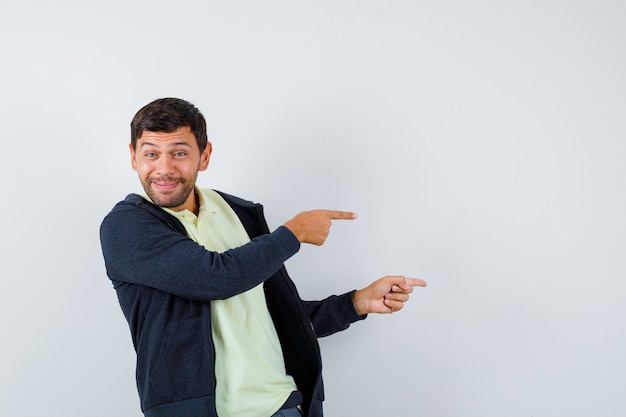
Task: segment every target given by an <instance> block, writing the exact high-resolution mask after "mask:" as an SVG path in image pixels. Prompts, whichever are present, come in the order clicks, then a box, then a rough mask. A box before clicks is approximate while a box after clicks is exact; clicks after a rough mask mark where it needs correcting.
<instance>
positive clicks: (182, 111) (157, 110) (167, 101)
mask: <svg viewBox="0 0 626 417" xmlns="http://www.w3.org/2000/svg"><path fill="white" fill-rule="evenodd" d="M179 127H189V129H190V130H191V131H192V132H193V134H194V135H195V136H196V141H197V142H198V148H200V153H202V152H204V150H205V148H206V146H207V141H208V139H207V132H206V120H205V119H204V116H203V115H202V113H200V110H198V108H197V107H196V106H194V105H193V104H191V103H190V102H188V101H185V100H182V99H179V98H172V97H167V98H160V99H157V100H154V101H153V102H151V103H149V104H146V105H145V106H143V107H142V108H141V109H139V111H138V112H137V114H135V117H133V120H132V121H131V122H130V143H131V145H132V147H133V149H136V148H137V139H139V138H140V137H141V135H142V134H143V132H144V131H146V130H147V131H149V132H173V131H175V130H176V129H178V128H179Z"/></svg>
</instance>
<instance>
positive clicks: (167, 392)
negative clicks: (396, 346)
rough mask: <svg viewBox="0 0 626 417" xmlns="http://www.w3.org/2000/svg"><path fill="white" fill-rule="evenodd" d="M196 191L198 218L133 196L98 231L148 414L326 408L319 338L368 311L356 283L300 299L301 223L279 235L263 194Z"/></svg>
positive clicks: (314, 415)
mask: <svg viewBox="0 0 626 417" xmlns="http://www.w3.org/2000/svg"><path fill="white" fill-rule="evenodd" d="M196 191H197V192H198V194H199V198H200V210H199V213H198V216H197V217H196V216H195V215H194V214H193V213H191V212H189V211H186V210H183V211H181V212H172V211H170V210H167V209H162V208H159V207H157V206H155V205H154V204H152V203H151V202H149V201H148V200H147V199H146V198H142V197H141V196H139V195H136V194H131V195H129V196H128V197H127V198H126V199H125V200H124V201H122V202H120V203H118V204H117V205H116V206H115V207H114V208H113V210H112V211H111V212H110V213H109V214H108V215H107V216H106V218H105V219H104V221H103V222H102V226H101V230H100V236H101V243H102V250H103V254H104V259H105V266H106V268H107V274H108V276H109V278H110V279H111V280H112V282H113V285H114V288H115V290H116V291H117V295H118V298H119V301H120V305H121V307H122V310H123V312H124V315H125V317H126V319H127V321H128V323H129V326H130V330H131V335H132V339H133V344H134V347H135V350H136V352H137V375H136V376H137V387H138V391H139V396H140V399H141V408H142V410H143V412H144V414H145V415H146V416H147V417H170V416H171V417H174V416H176V417H180V416H185V417H208V416H218V415H220V416H223V417H234V416H246V417H248V416H259V417H269V416H271V415H272V414H274V413H277V411H278V410H279V409H282V411H281V413H283V414H284V415H290V414H288V413H290V412H293V407H294V406H296V405H299V407H300V409H301V410H302V412H303V413H304V415H305V416H311V417H320V416H322V401H323V399H324V393H323V384H322V376H321V357H320V352H319V345H318V343H317V337H322V336H327V335H330V334H332V333H335V332H337V331H340V330H344V329H346V328H347V327H348V326H349V325H350V324H351V323H353V322H355V321H357V320H360V319H362V318H363V317H360V316H358V315H357V313H356V311H355V309H354V305H353V303H352V292H350V293H347V294H343V295H341V296H331V297H329V298H327V299H325V300H322V301H302V300H301V299H300V297H299V295H298V293H297V290H296V288H295V286H294V284H293V282H292V281H291V279H290V278H289V276H288V275H287V272H286V270H285V268H284V266H283V263H284V262H285V261H286V260H287V259H289V258H290V257H291V256H293V255H294V254H295V253H296V252H297V251H298V250H299V248H300V242H299V241H298V240H297V239H296V237H295V236H294V235H293V233H291V231H289V230H288V229H287V228H286V227H284V226H281V227H279V228H278V229H276V230H275V231H274V232H271V233H270V231H269V229H268V227H267V224H266V221H265V218H264V216H263V208H262V206H261V205H259V204H255V203H251V202H249V201H245V200H242V199H239V198H237V197H234V196H230V195H228V194H224V193H220V192H216V191H212V190H199V189H196ZM289 409H292V410H291V411H289ZM297 410H298V409H295V411H297ZM276 415H281V414H278V413H277V414H276Z"/></svg>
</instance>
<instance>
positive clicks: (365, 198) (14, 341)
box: [0, 0, 626, 417]
mask: <svg viewBox="0 0 626 417" xmlns="http://www.w3.org/2000/svg"><path fill="white" fill-rule="evenodd" d="M625 21H626V6H625V3H623V2H619V1H602V0H600V1H598V0H594V1H591V0H579V1H577V0H574V1H555V0H547V1H546V0H544V1H534V0H531V1H487V0H477V1H449V0H443V1H394V0H386V1H356V0H353V1H341V0H334V1H327V0H316V1H306V2H305V1H275V0H271V1H263V2H260V1H250V0H249V1H223V2H217V1H185V0H182V1H179V2H170V1H145V2H139V1H134V0H131V1H123V2H122V1H108V2H97V3H96V2H79V1H75V2H71V1H67V0H60V1H55V2H44V1H32V2H17V1H10V0H9V1H7V0H5V1H3V2H2V4H1V5H0V35H1V36H0V52H1V57H0V59H1V62H2V65H1V66H0V89H1V93H2V99H1V100H0V121H1V129H2V131H1V132H2V134H1V141H2V152H1V153H0V167H1V168H2V170H3V172H2V174H3V175H2V191H3V192H2V214H3V215H2V216H0V222H1V223H0V230H2V233H1V236H2V237H1V240H0V244H1V247H0V249H1V250H0V254H1V255H0V256H1V257H2V258H1V259H2V260H1V263H0V276H1V279H2V281H1V282H2V291H1V292H0V323H1V331H2V342H1V343H0V415H2V416H11V417H22V416H28V417H31V416H39V415H47V416H91V417H99V416H103V417H104V416H107V417H108V416H140V415H141V412H140V410H139V401H138V398H137V393H136V388H135V383H134V351H133V348H132V343H131V339H130V334H129V331H128V327H127V324H126V322H125V321H124V318H123V316H122V313H121V311H120V309H119V306H118V304H117V299H116V296H115V292H114V290H113V289H112V286H111V284H110V282H109V280H108V278H107V277H106V273H105V270H104V265H103V261H102V258H101V252H100V245H99V239H98V228H99V225H100V222H101V220H102V218H103V217H104V216H105V215H106V213H107V212H108V211H109V210H110V209H111V207H112V206H113V205H114V204H115V203H116V202H117V201H119V200H121V199H122V198H123V197H124V196H125V195H126V194H128V193H131V192H136V191H139V190H140V184H139V181H138V179H137V177H136V174H135V173H134V172H133V171H132V170H131V168H130V163H129V157H128V150H127V144H128V142H129V123H130V120H131V118H132V116H133V115H134V113H135V112H136V111H137V110H138V109H139V108H140V107H141V106H143V105H144V104H146V103H148V102H149V101H152V100H153V99H155V98H159V97H165V96H176V97H181V98H184V99H187V100H189V101H191V102H193V103H195V104H196V105H197V106H198V107H199V108H200V109H201V110H202V111H203V113H204V114H205V116H206V118H207V120H208V124H209V136H210V140H211V141H212V142H213V145H214V153H213V156H212V161H211V165H210V167H209V169H208V171H207V172H205V173H203V174H201V175H200V177H199V184H200V185H202V186H206V187H211V188H217V189H220V190H224V191H227V192H230V193H234V194H237V195H240V196H242V197H245V198H248V199H252V200H254V201H259V202H262V203H263V204H264V205H265V207H266V212H267V216H268V219H269V222H270V226H271V227H272V228H275V227H277V226H279V225H280V224H282V223H283V222H284V221H286V220H288V219H289V218H291V217H292V216H293V215H295V214H296V213H298V212H299V211H301V210H306V209H313V208H332V209H342V210H354V211H356V212H358V213H359V219H358V220H356V221H354V222H342V223H338V224H335V225H334V226H333V228H332V232H331V235H330V238H329V241H328V242H327V244H326V245H324V246H323V247H320V248H317V247H310V246H308V247H303V248H302V250H301V251H300V253H299V254H297V255H296V256H295V257H293V258H292V259H291V260H289V261H288V263H287V268H288V269H289V271H290V272H291V274H292V276H293V278H294V280H295V281H296V283H297V285H298V287H299V289H300V292H301V295H302V296H303V297H304V298H307V299H315V298H320V297H324V296H326V295H329V294H331V293H341V292H344V291H348V290H350V289H353V288H360V287H363V286H365V285H367V284H368V283H370V282H371V281H373V280H374V279H377V278H378V277H380V276H383V275H385V274H405V275H408V276H415V277H422V278H424V279H426V280H427V281H428V283H429V287H428V288H426V289H418V290H417V291H416V292H415V293H414V294H413V296H412V299H411V301H410V302H409V304H407V306H406V307H405V309H404V310H403V311H402V312H400V313H397V314H394V315H392V316H370V317H369V318H368V319H367V320H366V321H365V322H361V323H358V324H355V325H354V326H353V327H351V328H350V329H349V330H347V331H345V332H343V333H341V334H338V335H335V336H332V337H330V338H326V339H323V340H321V346H322V350H323V356H324V372H325V373H324V375H325V382H326V393H327V395H326V397H327V401H326V403H325V408H326V411H327V415H328V416H381V415H385V416H406V417H413V416H420V417H485V416H493V417H502V416H506V417H518V416H519V417H531V416H532V417H548V416H550V417H553V416H568V417H578V416H580V417H587V416H591V415H594V416H606V417H612V416H623V415H626V402H625V401H624V392H625V390H626V360H625V359H624V358H625V356H624V351H625V350H626V335H625V328H626V327H625V325H626V311H625V308H624V303H623V301H622V299H623V294H624V292H625V291H626V280H625V278H626V256H625V249H626V241H625V232H626V220H625V218H624V213H625V212H626V190H625V185H626V184H625V182H626V181H625V180H626V168H625V163H624V161H625V157H626V142H625V139H626V127H625V117H624V116H625V114H626V100H625V97H626V82H625V79H626V78H625V77H624V74H625V73H626V58H625V52H624V51H626V26H625V25H624V22H625Z"/></svg>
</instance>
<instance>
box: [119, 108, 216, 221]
mask: <svg viewBox="0 0 626 417" xmlns="http://www.w3.org/2000/svg"><path fill="white" fill-rule="evenodd" d="M129 149H130V156H131V164H132V167H133V169H134V170H135V171H137V173H138V174H139V180H140V181H141V184H142V186H143V188H144V190H145V192H146V194H148V196H149V197H150V199H151V200H152V201H153V202H154V203H155V204H156V205H158V206H161V207H167V208H170V209H172V210H175V211H180V210H184V209H187V210H189V211H192V212H194V213H196V214H197V212H198V206H197V202H196V196H195V183H196V178H197V176H198V171H204V170H205V169H207V167H208V165H209V158H210V156H211V150H212V147H211V143H210V142H208V141H207V135H206V122H205V120H204V117H203V116H202V114H201V113H200V111H199V110H198V109H197V108H196V107H195V106H194V105H193V104H191V103H188V102H186V101H184V100H180V99H175V98H164V99H159V100H156V101H153V102H152V103H150V104H148V105H146V106H144V107H143V108H141V109H140V110H139V111H138V112H137V114H136V115H135V117H134V118H133V121H132V122H131V143H130V145H129Z"/></svg>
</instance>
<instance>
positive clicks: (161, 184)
mask: <svg viewBox="0 0 626 417" xmlns="http://www.w3.org/2000/svg"><path fill="white" fill-rule="evenodd" d="M150 183H151V184H152V186H153V187H154V188H156V189H157V190H160V191H171V190H173V189H175V188H176V187H178V186H179V185H180V184H182V182H181V181H172V180H159V179H156V180H153V181H150Z"/></svg>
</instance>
